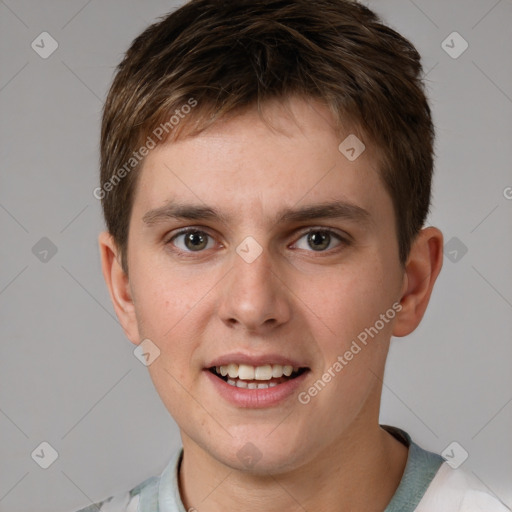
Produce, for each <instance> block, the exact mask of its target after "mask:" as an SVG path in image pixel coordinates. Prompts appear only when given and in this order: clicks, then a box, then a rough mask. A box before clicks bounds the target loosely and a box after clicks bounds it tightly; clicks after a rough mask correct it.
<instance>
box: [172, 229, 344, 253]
mask: <svg viewBox="0 0 512 512" xmlns="http://www.w3.org/2000/svg"><path fill="white" fill-rule="evenodd" d="M315 232H321V233H325V234H328V235H329V236H331V237H332V238H335V239H336V240H338V241H339V242H340V244H339V245H338V246H336V247H334V248H332V249H326V250H324V251H314V250H313V249H311V250H309V251H307V252H311V253H316V254H331V253H332V252H333V251H336V250H337V249H340V246H349V245H350V244H351V240H349V239H348V237H344V236H342V235H340V234H339V233H338V232H337V231H334V230H332V229H329V228H324V227H313V228H308V229H307V230H306V231H303V232H301V234H300V236H299V237H298V238H297V240H296V242H294V244H296V243H297V242H298V241H299V240H300V239H302V238H303V237H304V236H306V235H308V234H309V233H315ZM189 233H201V234H204V235H206V236H208V237H210V238H213V239H214V238H215V237H213V236H212V235H211V234H210V233H208V232H207V231H205V230H204V229H200V228H195V227H189V228H185V229H182V230H180V231H178V232H176V233H174V234H173V235H172V236H171V237H169V238H168V239H167V240H166V241H165V245H166V246H169V245H174V244H173V241H174V240H176V238H178V237H179V236H182V235H187V234H189ZM302 250H304V249H302ZM172 251H173V252H176V253H178V254H179V255H184V257H190V256H194V255H198V254H202V253H205V252H206V251H208V249H203V250H202V251H184V250H182V249H178V248H176V247H175V246H174V248H173V249H172Z"/></svg>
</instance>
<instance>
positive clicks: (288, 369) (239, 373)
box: [215, 363, 299, 389]
mask: <svg viewBox="0 0 512 512" xmlns="http://www.w3.org/2000/svg"><path fill="white" fill-rule="evenodd" d="M215 370H216V371H217V373H220V375H222V376H223V377H225V376H226V375H227V376H229V378H230V379H236V378H238V379H241V380H270V379H272V378H274V379H279V378H280V377H283V376H285V377H289V376H290V375H291V374H292V373H294V372H298V371H299V368H298V367H294V366H290V365H285V366H282V365H280V364H265V365H263V366H251V365H250V364H240V365H238V364H235V363H230V364H228V365H223V366H216V367H215ZM228 382H229V379H228ZM258 385H259V384H258ZM240 387H242V386H240ZM251 389H255V388H251Z"/></svg>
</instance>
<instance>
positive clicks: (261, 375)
mask: <svg viewBox="0 0 512 512" xmlns="http://www.w3.org/2000/svg"><path fill="white" fill-rule="evenodd" d="M273 373H274V372H273V370H272V366H270V365H269V364H266V365H265V366H256V368H255V369H254V378H255V379H256V380H270V379H271V378H272V375H273ZM240 378H242V377H240Z"/></svg>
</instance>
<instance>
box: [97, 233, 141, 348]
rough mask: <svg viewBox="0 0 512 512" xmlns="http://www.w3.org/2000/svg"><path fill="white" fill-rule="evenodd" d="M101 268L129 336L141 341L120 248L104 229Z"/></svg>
mask: <svg viewBox="0 0 512 512" xmlns="http://www.w3.org/2000/svg"><path fill="white" fill-rule="evenodd" d="M98 245H99V249H100V257H101V268H102V272H103V277H104V279H105V283H106V284H107V288H108V291H109V294H110V299H111V300H112V304H113V306H114V310H115V312H116V315H117V318H118V319H119V322H120V323H121V327H122V328H123V330H124V332H125V334H126V336H127V338H128V339H129V340H130V341H131V342H132V343H134V344H135V345H138V344H139V343H140V338H139V332H138V326H137V319H136V316H135V306H134V301H133V296H132V292H131V289H130V283H129V280H128V276H127V275H126V273H125V272H124V270H123V268H122V266H121V259H120V255H119V251H118V248H117V246H116V243H115V241H114V239H113V237H112V235H111V234H110V233H109V232H107V231H104V232H102V233H100V235H99V236H98Z"/></svg>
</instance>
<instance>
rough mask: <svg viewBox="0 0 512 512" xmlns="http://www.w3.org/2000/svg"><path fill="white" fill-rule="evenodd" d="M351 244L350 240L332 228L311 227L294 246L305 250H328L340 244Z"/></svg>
mask: <svg viewBox="0 0 512 512" xmlns="http://www.w3.org/2000/svg"><path fill="white" fill-rule="evenodd" d="M343 244H344V245H349V242H348V240H346V239H345V238H343V237H342V236H341V235H338V233H336V232H335V231H332V230H330V229H310V230H309V231H307V232H306V233H304V234H303V235H302V236H301V237H300V238H299V240H297V242H295V244H294V246H295V247H296V248H297V249H301V250H304V251H309V252H311V250H313V251H314V252H327V251H328V250H330V249H335V248H336V247H338V246H339V245H343Z"/></svg>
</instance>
